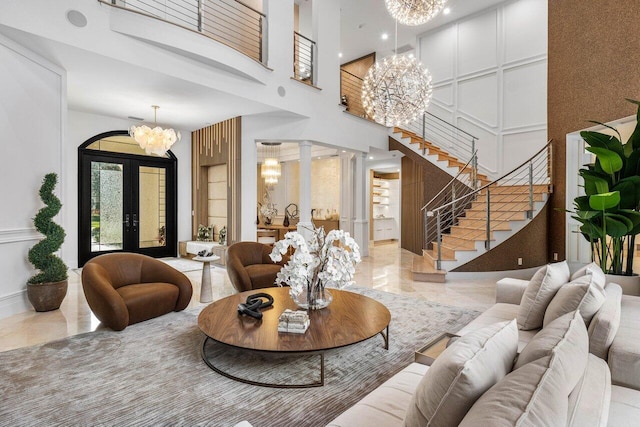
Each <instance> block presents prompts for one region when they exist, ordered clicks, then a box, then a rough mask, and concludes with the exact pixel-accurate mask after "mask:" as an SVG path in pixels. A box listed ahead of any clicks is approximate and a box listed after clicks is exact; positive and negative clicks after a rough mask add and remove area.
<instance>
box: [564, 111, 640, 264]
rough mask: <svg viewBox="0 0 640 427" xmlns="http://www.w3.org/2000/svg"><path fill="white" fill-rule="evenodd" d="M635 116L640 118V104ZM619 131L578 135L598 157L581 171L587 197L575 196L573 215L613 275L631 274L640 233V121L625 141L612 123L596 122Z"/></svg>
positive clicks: (599, 260) (595, 256) (593, 251)
mask: <svg viewBox="0 0 640 427" xmlns="http://www.w3.org/2000/svg"><path fill="white" fill-rule="evenodd" d="M628 101H629V102H632V103H634V104H636V105H638V111H637V118H638V119H640V102H638V101H633V100H629V99H628ZM592 123H596V124H599V125H602V126H605V127H607V128H609V129H612V130H613V131H614V133H615V135H617V137H616V136H615V135H606V134H604V133H601V132H592V131H583V132H580V136H582V138H583V139H584V141H585V143H586V144H587V145H588V147H587V151H589V152H591V153H593V154H594V155H595V157H596V160H595V162H594V163H592V164H588V165H585V167H584V168H582V169H580V171H579V174H580V176H581V177H582V179H583V180H584V190H585V196H580V197H576V198H575V200H574V207H575V212H574V213H575V216H574V217H573V218H575V219H576V220H577V221H579V222H580V223H582V225H581V227H580V232H581V233H582V235H583V236H584V237H585V238H586V239H587V240H588V241H589V242H590V244H591V255H592V259H593V260H594V261H595V262H597V263H598V264H599V265H600V267H601V268H602V270H603V271H604V272H605V273H608V274H614V275H624V276H631V275H633V257H634V252H635V237H636V235H637V234H639V233H640V212H638V210H639V208H640V123H639V124H636V127H635V129H634V131H633V133H632V134H631V136H630V137H629V139H628V140H627V142H626V143H624V144H623V143H622V142H621V140H622V137H621V136H620V133H619V132H618V131H617V130H616V129H615V128H612V127H611V126H608V125H606V124H604V123H600V122H595V121H594V122H592Z"/></svg>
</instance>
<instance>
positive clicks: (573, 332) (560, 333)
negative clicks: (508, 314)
mask: <svg viewBox="0 0 640 427" xmlns="http://www.w3.org/2000/svg"><path fill="white" fill-rule="evenodd" d="M580 342H586V343H588V342H589V336H588V334H587V328H585V326H584V321H583V320H582V316H581V315H580V313H579V312H577V311H574V312H572V313H568V314H565V315H564V316H562V317H559V318H557V319H556V320H554V321H553V322H551V323H549V324H548V325H547V326H545V327H544V328H543V329H541V330H540V332H538V333H537V334H536V335H535V336H534V337H533V338H531V341H529V342H528V343H527V345H526V346H525V347H524V348H523V349H522V352H520V355H518V360H517V361H516V363H515V365H514V366H513V369H514V370H516V369H518V368H521V367H523V366H524V365H526V364H527V363H531V362H533V361H534V360H537V359H540V358H542V357H545V356H551V352H552V351H553V350H554V349H555V348H557V347H558V346H562V345H579V343H580Z"/></svg>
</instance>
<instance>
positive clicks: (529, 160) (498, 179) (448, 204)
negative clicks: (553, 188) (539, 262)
mask: <svg viewBox="0 0 640 427" xmlns="http://www.w3.org/2000/svg"><path fill="white" fill-rule="evenodd" d="M552 141H553V140H551V139H550V140H548V141H547V143H546V144H545V146H544V147H542V148H541V149H540V150H539V151H538V152H537V153H536V154H534V155H533V156H531V157H529V159H527V160H526V161H524V162H522V163H521V164H520V165H519V166H518V167H516V168H513V169H512V170H511V171H510V172H507V173H505V174H504V175H502V176H501V177H500V178H497V179H494V180H493V181H491V182H490V183H488V184H485V185H483V186H482V187H480V188H478V189H476V190H474V191H473V192H471V193H469V194H467V195H464V196H462V197H460V198H459V199H457V200H452V201H451V202H449V203H447V204H444V205H442V206H439V207H437V208H436V209H434V210H432V211H431V212H436V211H438V210H439V209H444V208H445V207H447V206H450V205H452V204H455V203H456V202H459V201H460V200H462V199H465V198H467V197H468V196H472V195H476V194H478V193H479V192H480V191H482V190H484V189H486V188H487V187H490V186H492V185H493V184H496V183H498V181H502V180H503V179H504V178H506V177H508V176H509V175H511V174H512V173H514V172H515V171H516V170H518V169H520V168H521V167H523V166H524V165H526V164H527V163H529V162H531V161H532V160H533V159H534V158H535V157H537V156H538V154H540V153H542V152H543V151H544V150H546V149H547V148H548V147H549V145H551V142H552Z"/></svg>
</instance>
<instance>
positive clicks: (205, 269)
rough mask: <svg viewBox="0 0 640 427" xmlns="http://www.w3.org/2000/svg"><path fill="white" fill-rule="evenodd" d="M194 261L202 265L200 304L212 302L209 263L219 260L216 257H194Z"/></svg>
mask: <svg viewBox="0 0 640 427" xmlns="http://www.w3.org/2000/svg"><path fill="white" fill-rule="evenodd" d="M192 259H193V260H194V261H200V262H201V263H202V283H201V284H200V302H211V301H213V289H212V288H211V261H217V260H219V259H220V257H219V256H217V255H211V256H196V257H193V258H192Z"/></svg>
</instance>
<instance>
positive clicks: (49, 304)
mask: <svg viewBox="0 0 640 427" xmlns="http://www.w3.org/2000/svg"><path fill="white" fill-rule="evenodd" d="M65 295H67V281H66V280H63V281H62V282H49V283H38V284H33V283H27V297H29V302H30V303H31V305H33V308H35V309H36V311H51V310H57V309H59V308H60V304H62V300H63V299H64V297H65Z"/></svg>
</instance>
